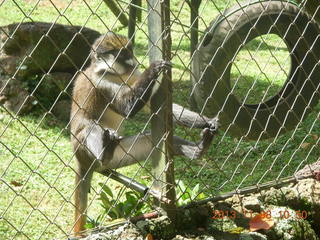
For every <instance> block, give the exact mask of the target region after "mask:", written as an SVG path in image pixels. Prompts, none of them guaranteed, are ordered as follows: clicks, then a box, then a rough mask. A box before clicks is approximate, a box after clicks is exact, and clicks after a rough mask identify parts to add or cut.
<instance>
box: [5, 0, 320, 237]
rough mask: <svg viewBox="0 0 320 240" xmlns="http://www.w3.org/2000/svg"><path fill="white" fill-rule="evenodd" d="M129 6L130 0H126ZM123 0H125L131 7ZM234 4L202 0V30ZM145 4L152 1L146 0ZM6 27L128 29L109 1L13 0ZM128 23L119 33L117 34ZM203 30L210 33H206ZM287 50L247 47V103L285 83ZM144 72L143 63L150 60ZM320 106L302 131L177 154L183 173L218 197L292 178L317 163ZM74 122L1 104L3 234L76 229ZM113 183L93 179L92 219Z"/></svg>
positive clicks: (145, 175) (177, 15)
mask: <svg viewBox="0 0 320 240" xmlns="http://www.w3.org/2000/svg"><path fill="white" fill-rule="evenodd" d="M120 2H122V1H120ZM124 2H125V1H123V2H122V3H121V5H122V6H123V9H124V10H125V11H128V8H127V5H126V4H125V3H124ZM170 2H171V11H172V16H171V17H172V20H173V22H174V23H173V25H172V38H173V48H172V55H173V59H172V62H173V63H174V68H173V99H174V101H175V102H177V103H180V104H182V105H183V106H185V107H189V102H190V99H189V96H190V92H191V89H192V86H191V83H190V81H189V79H190V75H189V74H190V73H189V70H188V69H190V52H189V51H190V40H189V35H188V34H189V26H190V23H189V17H190V11H189V7H188V5H187V3H186V1H180V0H172V1H170ZM234 4H236V1H235V0H217V1H208V0H203V1H202V4H201V6H200V17H201V19H200V21H199V22H200V26H199V29H200V30H201V31H202V32H203V31H204V30H205V29H206V28H207V27H208V26H209V24H210V22H211V21H213V20H214V19H215V18H216V17H217V16H218V14H219V12H222V11H223V10H224V9H225V8H228V7H231V6H232V5H234ZM143 7H144V8H146V7H147V6H146V3H145V2H144V1H143ZM146 18H147V13H146V12H143V15H142V22H141V23H139V24H138V28H137V34H136V45H135V53H136V56H137V57H138V59H139V61H141V63H142V65H144V66H146V65H148V55H147V54H148V47H147V46H148V33H147V21H146ZM0 20H1V25H7V24H10V23H14V22H27V21H44V22H57V23H62V24H68V25H81V26H86V27H89V28H93V29H96V30H98V31H99V32H101V33H104V32H107V31H108V30H114V29H118V32H119V33H122V34H126V32H127V29H120V27H121V25H120V23H119V22H118V21H117V19H116V17H115V16H113V15H112V13H111V12H110V11H109V10H108V9H107V7H106V5H105V4H104V2H103V1H102V0H90V1H84V0H74V1H63V0H50V1H49V0H43V1H37V0H14V1H5V0H4V1H2V2H1V3H0ZM119 29H120V30H119ZM200 35H202V34H201V33H200ZM289 59H290V58H289V52H288V51H287V49H286V45H285V43H284V42H283V41H282V40H281V39H280V38H279V37H277V36H275V35H267V36H262V37H260V38H257V39H254V40H253V41H252V42H250V43H249V44H247V45H246V47H245V48H244V49H243V50H242V51H241V52H240V53H239V55H238V56H237V59H236V60H235V62H234V66H233V67H232V84H233V87H234V94H235V95H236V96H238V98H239V100H241V101H245V102H246V103H248V104H250V103H251V104H252V103H257V102H259V100H260V99H261V98H262V96H263V94H264V93H265V91H266V89H267V88H268V89H269V90H268V96H270V97H271V96H273V94H275V93H276V92H277V91H279V89H281V86H282V85H283V83H284V82H285V80H286V74H287V73H288V71H289V69H290V60H289ZM142 68H143V66H142ZM318 111H319V106H318V107H317V108H316V111H314V112H313V113H312V114H310V115H309V117H308V118H307V119H306V120H305V121H303V122H302V123H301V124H300V125H299V126H298V127H297V129H296V130H295V131H294V132H288V133H286V134H284V135H282V136H279V137H277V138H275V139H270V140H264V141H244V140H243V139H235V138H233V137H231V136H229V135H228V133H226V132H223V131H222V132H220V135H219V137H217V138H216V140H215V141H214V144H213V145H212V147H211V148H210V150H209V152H208V154H207V155H206V156H204V157H203V158H202V159H200V160H193V161H192V162H190V161H187V160H186V159H183V158H175V169H176V172H175V174H176V179H178V180H182V181H183V182H184V184H185V185H187V186H189V187H190V188H193V187H194V186H196V185H197V184H199V186H200V188H199V189H200V190H202V191H203V193H204V194H203V195H202V196H205V195H206V196H212V195H214V194H218V193H221V192H227V191H231V190H234V189H237V188H241V187H244V186H249V185H252V184H256V183H259V182H265V181H268V180H272V179H275V178H279V177H285V176H290V175H292V174H293V173H294V172H295V171H296V170H297V169H298V168H299V167H300V166H301V165H302V166H303V165H305V163H311V162H314V161H316V160H317V159H318V156H319V153H320V152H319V146H318V138H319V137H318V133H317V131H316V129H319V121H318V119H319V117H318ZM146 119H148V115H146V114H144V113H139V114H138V116H137V117H136V118H135V120H134V121H132V122H131V121H130V123H125V132H124V135H133V134H137V133H138V132H140V131H143V130H144V129H149V125H146V124H145V123H146V122H147V121H146ZM65 126H66V124H65V123H62V122H59V121H57V120H56V119H54V118H52V117H50V116H49V115H45V112H44V111H43V110H42V109H37V108H35V110H34V111H33V113H32V114H28V115H26V116H22V117H15V116H14V115H12V114H10V113H9V112H7V111H6V110H5V109H3V108H0V159H1V161H0V179H1V180H0V196H1V197H0V216H1V217H0V239H53V238H58V237H59V236H61V237H63V236H64V234H66V233H67V234H68V233H70V232H71V229H72V224H73V205H72V204H71V203H72V201H73V199H72V194H73V191H74V171H73V167H74V160H73V154H72V151H71V145H70V140H69V133H68V130H67V129H66V128H65ZM175 134H177V135H179V136H182V137H185V138H187V139H191V140H197V139H198V138H199V131H198V130H193V129H185V128H180V127H177V128H176V129H175ZM150 169H151V168H150V166H149V165H148V163H147V162H146V163H143V164H142V165H135V166H130V167H126V168H123V169H121V170H120V172H121V173H123V174H125V175H128V176H130V177H133V178H134V179H136V180H137V181H141V182H143V183H145V184H147V185H148V184H150V183H151V182H152V177H151V173H150ZM106 182H107V183H108V185H109V186H111V188H112V189H113V191H115V192H117V191H119V189H120V185H119V184H118V183H116V182H114V181H111V180H108V179H106V178H104V177H101V176H99V175H95V176H94V179H93V189H92V191H91V194H90V205H91V206H90V208H89V209H90V210H89V216H92V218H93V219H94V218H97V216H98V215H99V214H100V213H101V211H103V209H102V208H101V206H100V204H99V201H97V198H98V197H99V194H98V193H99V192H100V191H101V186H100V185H99V183H106Z"/></svg>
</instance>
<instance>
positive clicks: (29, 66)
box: [0, 22, 100, 76]
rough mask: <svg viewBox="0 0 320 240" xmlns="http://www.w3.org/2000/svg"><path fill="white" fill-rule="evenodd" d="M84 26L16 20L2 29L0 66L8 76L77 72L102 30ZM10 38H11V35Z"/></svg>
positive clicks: (0, 36)
mask: <svg viewBox="0 0 320 240" xmlns="http://www.w3.org/2000/svg"><path fill="white" fill-rule="evenodd" d="M81 28H82V27H81V26H67V25H62V24H57V23H56V24H54V25H53V26H52V23H45V22H25V23H21V24H20V23H13V24H10V25H7V26H2V27H1V28H0V29H1V31H0V47H1V49H2V50H1V52H0V68H1V69H2V70H3V71H4V72H5V73H6V74H8V75H10V76H13V74H15V76H27V75H34V74H44V73H46V72H48V70H49V69H50V71H51V72H75V71H77V70H78V69H80V68H81V66H82V65H83V64H84V63H85V60H86V58H87V57H88V55H89V52H90V47H91V45H92V43H93V42H94V40H95V39H96V38H98V37H99V36H100V33H99V32H97V31H95V30H92V29H89V28H83V29H82V30H81V32H80V29H81ZM9 37H10V38H9Z"/></svg>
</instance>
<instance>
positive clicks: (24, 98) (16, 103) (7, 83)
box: [0, 76, 37, 114]
mask: <svg viewBox="0 0 320 240" xmlns="http://www.w3.org/2000/svg"><path fill="white" fill-rule="evenodd" d="M0 88H1V89H2V91H1V95H0V104H1V105H3V106H4V107H5V108H6V109H7V110H9V111H11V112H13V113H15V114H25V113H28V112H30V110H31V109H32V107H33V106H34V105H36V104H37V101H36V99H35V97H33V96H30V94H29V92H28V91H27V90H26V89H25V88H24V87H23V84H22V83H21V81H19V80H17V79H12V78H9V77H4V76H0Z"/></svg>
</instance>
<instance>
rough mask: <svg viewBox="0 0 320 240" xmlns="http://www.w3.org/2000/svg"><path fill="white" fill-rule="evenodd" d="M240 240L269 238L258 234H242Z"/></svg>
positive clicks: (264, 239) (263, 239)
mask: <svg viewBox="0 0 320 240" xmlns="http://www.w3.org/2000/svg"><path fill="white" fill-rule="evenodd" d="M239 240H268V239H267V237H266V236H265V235H263V234H261V233H258V232H249V233H241V234H240V235H239Z"/></svg>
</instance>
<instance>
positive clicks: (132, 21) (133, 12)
mask: <svg viewBox="0 0 320 240" xmlns="http://www.w3.org/2000/svg"><path fill="white" fill-rule="evenodd" d="M131 4H133V5H130V6H129V25H128V38H130V39H131V42H132V44H134V38H135V37H134V36H133V35H134V32H135V30H136V24H137V19H139V14H140V21H141V9H137V7H136V6H141V0H131Z"/></svg>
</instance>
